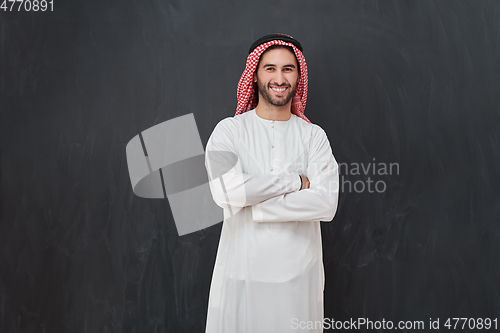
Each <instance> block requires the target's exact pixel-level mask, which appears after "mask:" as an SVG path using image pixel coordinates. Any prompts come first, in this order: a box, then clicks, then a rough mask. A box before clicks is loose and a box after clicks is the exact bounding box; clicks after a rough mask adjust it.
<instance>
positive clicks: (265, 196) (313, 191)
mask: <svg viewBox="0 0 500 333" xmlns="http://www.w3.org/2000/svg"><path fill="white" fill-rule="evenodd" d="M230 121H231V118H226V119H224V120H223V121H221V122H219V124H217V126H216V127H215V129H214V131H213V133H212V135H211V136H210V138H209V140H208V143H207V148H206V153H205V167H206V168H207V172H208V176H209V181H210V182H209V186H210V190H211V192H212V196H213V199H214V201H215V203H216V204H217V205H218V206H220V207H222V208H224V209H225V210H228V211H229V214H230V215H233V214H236V213H237V212H238V211H239V210H240V209H242V208H243V207H248V206H252V214H253V219H254V221H255V222H289V221H325V222H329V221H331V220H332V219H333V217H334V215H335V212H336V211H337V204H338V195H339V176H338V164H337V162H336V161H335V158H334V157H333V154H332V150H331V147H330V143H329V141H328V138H327V136H326V133H325V132H324V131H323V130H322V129H321V128H319V127H318V128H317V129H316V131H315V133H314V135H313V137H312V139H311V140H312V142H311V150H310V151H309V160H308V166H307V169H306V175H305V176H307V178H308V180H309V182H310V185H309V188H307V186H305V187H304V188H303V189H302V190H300V191H299V188H300V185H301V182H300V177H299V174H297V173H293V172H287V173H281V174H278V175H262V174H248V173H243V172H242V171H241V165H240V163H239V160H238V158H237V151H236V148H235V145H234V139H233V135H232V133H231V128H230V127H229V126H228V125H230V123H229V122H230Z"/></svg>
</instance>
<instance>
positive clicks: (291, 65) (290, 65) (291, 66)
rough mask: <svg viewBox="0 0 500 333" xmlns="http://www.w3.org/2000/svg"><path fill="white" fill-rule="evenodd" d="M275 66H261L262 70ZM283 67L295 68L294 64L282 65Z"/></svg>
mask: <svg viewBox="0 0 500 333" xmlns="http://www.w3.org/2000/svg"><path fill="white" fill-rule="evenodd" d="M275 66H276V65H275V64H265V65H264V66H262V67H263V68H266V67H275ZM283 67H290V68H295V65H294V64H289V65H284V66H283Z"/></svg>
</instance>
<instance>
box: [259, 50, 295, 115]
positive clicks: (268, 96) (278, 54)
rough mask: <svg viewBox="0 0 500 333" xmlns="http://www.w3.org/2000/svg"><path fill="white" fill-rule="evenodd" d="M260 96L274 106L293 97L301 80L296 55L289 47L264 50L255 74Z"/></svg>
mask: <svg viewBox="0 0 500 333" xmlns="http://www.w3.org/2000/svg"><path fill="white" fill-rule="evenodd" d="M253 81H254V82H257V87H258V90H259V96H262V98H263V99H264V102H267V103H269V104H271V105H274V106H284V105H286V104H287V103H288V102H290V100H291V99H292V97H293V94H294V93H295V89H297V84H298V81H299V70H298V65H297V59H296V58H295V55H294V54H293V53H292V52H290V51H289V50H288V49H287V48H277V49H272V50H268V51H266V52H264V54H263V55H262V56H261V59H260V64H259V68H257V70H256V72H255V73H254V75H253Z"/></svg>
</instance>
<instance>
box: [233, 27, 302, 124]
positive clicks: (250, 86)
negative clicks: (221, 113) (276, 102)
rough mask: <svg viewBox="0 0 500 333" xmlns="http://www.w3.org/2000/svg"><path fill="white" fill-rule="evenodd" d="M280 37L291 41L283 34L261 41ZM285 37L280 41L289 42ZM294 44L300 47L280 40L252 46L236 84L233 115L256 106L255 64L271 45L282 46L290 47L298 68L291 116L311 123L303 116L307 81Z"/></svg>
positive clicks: (300, 57)
mask: <svg viewBox="0 0 500 333" xmlns="http://www.w3.org/2000/svg"><path fill="white" fill-rule="evenodd" d="M280 35H281V36H286V37H289V38H291V39H293V37H292V36H289V35H285V34H273V35H268V36H264V37H262V38H261V39H264V40H265V39H266V37H267V39H271V38H279V37H280ZM269 37H271V38H269ZM286 37H283V38H282V39H285V40H287V39H288V40H289V38H286ZM257 42H258V41H257ZM257 42H256V43H257ZM294 44H298V46H300V43H298V42H296V43H291V42H286V41H283V40H281V39H273V40H270V41H267V42H265V43H263V44H260V45H258V46H256V47H255V48H254V45H255V43H254V45H252V47H251V48H250V50H252V48H253V51H251V53H250V54H249V55H248V58H247V64H246V68H245V70H244V71H243V74H242V75H241V78H240V81H239V82H238V88H237V90H236V95H237V97H238V106H237V107H236V114H235V115H239V114H241V113H244V112H247V111H250V110H253V109H254V108H255V107H256V106H257V91H256V89H255V85H254V82H253V74H254V73H255V70H256V68H257V64H258V63H259V59H260V56H261V55H262V53H264V51H265V50H266V49H267V48H268V47H270V46H271V45H284V46H290V47H292V49H293V51H294V53H295V57H296V58H297V61H298V63H299V67H300V77H299V83H298V85H297V89H296V90H295V94H294V95H293V97H292V110H291V111H292V113H293V114H295V115H296V116H298V117H300V118H302V119H304V120H305V121H307V122H308V123H310V122H311V121H310V120H309V119H307V117H306V116H305V115H304V110H305V108H306V102H307V80H308V75H307V65H306V59H305V58H304V55H303V54H302V52H301V51H300V49H299V48H298V47H296V46H295V45H294Z"/></svg>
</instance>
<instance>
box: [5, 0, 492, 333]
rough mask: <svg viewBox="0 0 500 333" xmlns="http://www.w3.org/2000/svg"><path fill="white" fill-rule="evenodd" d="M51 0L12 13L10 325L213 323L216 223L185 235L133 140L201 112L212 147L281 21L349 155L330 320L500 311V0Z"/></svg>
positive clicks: (331, 267)
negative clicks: (152, 187)
mask: <svg viewBox="0 0 500 333" xmlns="http://www.w3.org/2000/svg"><path fill="white" fill-rule="evenodd" d="M54 2H55V3H54V11H53V12H29V13H26V12H17V11H15V12H9V11H4V10H1V11H0V177H1V178H0V331H1V332H8V333H11V332H57V333H59V332H203V331H204V325H205V320H206V311H207V302H208V292H209V287H210V280H211V274H212V269H213V265H214V261H215V255H216V251H217V245H218V240H219V235H220V230H221V224H218V225H216V226H213V227H211V228H208V229H205V230H202V231H199V232H196V233H193V234H189V235H186V236H182V237H179V236H178V235H177V232H176V229H175V224H174V222H173V218H172V213H171V211H170V208H169V205H168V202H167V201H166V200H153V199H143V198H139V197H137V196H135V195H134V194H133V192H132V188H131V184H130V179H129V175H128V169H127V162H126V155H125V146H126V144H127V142H128V141H129V140H130V139H131V138H132V137H134V136H135V135H136V134H138V133H139V132H141V131H143V130H145V129H147V128H150V127H152V126H154V125H155V124H158V123H161V122H163V121H166V120H169V119H172V118H175V117H178V116H181V115H184V114H188V113H194V115H195V119H196V122H197V126H198V129H199V132H200V136H201V140H202V142H203V145H205V144H206V142H207V140H208V137H209V135H210V134H211V132H212V130H213V128H214V126H215V125H216V124H217V122H218V121H220V120H221V119H223V118H225V117H228V116H232V115H234V112H235V108H236V84H237V82H238V79H239V77H240V75H241V73H242V72H243V69H244V66H245V61H246V56H247V54H248V53H247V50H248V47H249V46H250V45H251V43H252V42H253V41H255V40H256V39H257V38H259V37H261V36H262V35H265V34H268V33H272V32H283V33H287V34H290V35H292V36H294V37H295V38H297V39H298V40H299V41H300V42H301V43H302V45H303V47H304V55H305V57H306V60H307V64H308V68H309V95H308V104H307V108H306V115H307V116H308V118H309V119H310V120H311V121H312V122H313V123H316V124H318V125H320V126H321V127H322V128H323V129H324V130H325V131H326V132H327V134H328V137H329V139H330V142H331V145H332V149H333V152H334V155H335V157H336V159H337V161H338V162H339V163H343V169H342V175H341V176H342V177H343V178H342V182H343V183H342V185H343V186H344V189H343V193H342V194H341V197H340V201H339V209H338V212H337V215H336V217H335V219H334V220H333V221H332V222H331V223H323V224H322V232H323V247H324V264H325V272H326V285H325V317H327V318H333V319H335V320H349V319H350V318H354V319H357V318H358V317H363V318H368V319H370V320H372V321H376V320H380V321H381V320H382V319H385V320H391V321H394V322H397V321H399V320H411V321H413V320H423V321H424V322H425V331H434V332H436V331H437V330H431V329H430V327H429V319H430V318H432V320H436V319H438V318H439V319H440V325H441V330H443V328H444V327H443V326H444V323H445V320H446V319H447V318H449V317H466V318H479V317H482V318H485V317H489V318H498V317H500V268H499V264H500V242H499V239H500V224H499V218H500V195H499V184H500V173H499V170H498V169H499V165H500V153H499V151H500V141H499V130H500V111H499V107H500V97H499V95H500V94H499V91H500V2H499V1H437V0H436V1H425V0H423V1H420V0H419V1H416V0H414V1H397V0H394V1H340V0H339V1H327V0H323V1H303V0H302V1H293V0H287V1H273V2H268V1H260V0H259V1H251V2H250V1H244V2H243V1H218V2H208V1H180V0H172V1H168V0H158V1H130V0H121V1H118V0H106V1H95V0H93V1H88V0H86V1H82V0H80V1H57V0H56V1H54ZM373 163H375V165H376V166H377V168H376V169H375V172H373V171H374V170H373V168H372V169H370V170H369V172H367V173H366V174H365V173H364V172H363V170H362V167H365V168H366V167H369V166H373ZM391 163H392V166H393V169H392V170H387V172H386V173H387V174H384V173H383V172H379V171H380V170H379V166H380V165H384V164H385V165H390V164H391ZM356 165H357V166H358V167H360V170H359V174H357V172H356V169H355V167H356ZM396 166H397V169H396V168H395V167H396ZM349 182H350V183H349ZM356 182H357V183H356ZM370 182H371V183H370ZM376 182H378V190H380V191H375V190H374V188H375V187H374V185H375V183H376ZM349 185H351V186H352V187H351V188H350V189H349ZM353 185H356V186H357V187H355V186H353ZM368 185H371V191H368V188H367V186H368ZM361 186H363V187H365V188H364V189H362V188H361ZM382 189H384V190H383V191H382ZM379 192H380V193H379ZM499 325H500V323H499ZM358 331H366V330H365V329H358ZM380 331H382V330H380ZM421 331H424V330H421ZM446 331H449V330H446ZM451 331H453V330H451ZM460 331H466V330H460Z"/></svg>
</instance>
